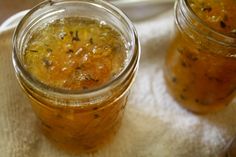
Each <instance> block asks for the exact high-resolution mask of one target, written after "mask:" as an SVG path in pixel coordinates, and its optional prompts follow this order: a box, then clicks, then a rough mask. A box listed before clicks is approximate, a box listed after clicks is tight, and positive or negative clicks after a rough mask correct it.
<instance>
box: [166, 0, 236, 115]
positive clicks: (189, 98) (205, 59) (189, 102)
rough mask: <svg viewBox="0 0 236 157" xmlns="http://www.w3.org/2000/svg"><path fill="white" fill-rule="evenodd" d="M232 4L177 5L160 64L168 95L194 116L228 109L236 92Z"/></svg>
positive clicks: (182, 1)
mask: <svg viewBox="0 0 236 157" xmlns="http://www.w3.org/2000/svg"><path fill="white" fill-rule="evenodd" d="M235 19H236V1H235V0H221V1H216V0H208V1H204V0H178V1H177V2H176V6H175V24H176V25H175V26H176V27H175V34H174V39H173V41H172V43H171V45H170V48H169V50H168V53H167V56H166V60H165V69H164V73H165V80H166V84H167V87H168V90H169V92H170V94H171V95H172V96H173V97H174V98H175V99H176V100H177V101H178V102H179V103H180V104H181V105H182V106H183V107H185V108H186V109H188V110H190V111H192V112H195V113H209V112H215V111H218V110H220V109H222V108H223V107H225V106H227V105H228V104H229V103H230V102H231V101H232V100H233V98H234V96H235V89H236V20H235Z"/></svg>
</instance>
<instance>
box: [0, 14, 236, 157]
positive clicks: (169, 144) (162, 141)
mask: <svg viewBox="0 0 236 157" xmlns="http://www.w3.org/2000/svg"><path fill="white" fill-rule="evenodd" d="M172 13H173V11H172V10H171V11H169V12H166V13H163V14H160V15H156V16H154V17H152V18H150V19H147V20H144V21H139V22H138V23H136V28H137V30H138V33H139V36H140V39H141V45H142V56H141V62H140V69H139V73H138V76H137V79H136V81H135V83H134V86H133V89H132V92H131V94H130V97H129V101H128V104H127V108H126V112H125V116H124V119H123V123H122V126H121V128H120V131H119V132H118V134H117V136H116V137H115V139H114V140H113V141H112V143H111V144H109V145H108V146H106V147H104V148H102V149H101V150H100V151H98V152H97V153H93V154H81V155H78V157H216V156H217V155H218V154H219V153H220V152H221V151H222V150H223V149H224V147H225V145H226V144H227V143H228V142H229V141H230V140H231V139H232V138H233V137H234V135H235V133H236V115H235V113H236V104H231V105H229V106H228V107H227V108H225V109H224V110H223V111H221V112H218V113H216V114H210V115H205V116H200V115H195V114H192V113H190V112H188V111H186V110H185V109H183V108H181V107H180V106H179V105H178V104H177V103H176V102H175V101H174V100H173V99H172V98H171V97H170V96H169V94H168V93H167V91H166V86H165V84H164V80H163V72H162V66H163V61H164V55H165V53H166V49H167V48H168V44H169V41H170V38H171V36H170V34H171V32H172V30H173V15H172ZM12 33H13V30H8V31H3V32H2V33H0V157H71V156H70V155H68V154H66V153H64V152H62V151H60V150H58V149H56V148H55V147H54V146H53V145H51V144H50V143H49V142H48V141H47V139H46V138H44V136H43V135H41V133H40V132H39V131H38V130H37V129H36V127H35V126H36V117H35V115H34V113H33V111H32V109H31V106H30V104H29V102H28V100H27V98H26V96H25V95H24V93H23V91H22V90H21V89H20V87H19V85H18V83H17V80H16V77H15V75H14V70H13V66H12V61H11V51H12V43H11V38H12Z"/></svg>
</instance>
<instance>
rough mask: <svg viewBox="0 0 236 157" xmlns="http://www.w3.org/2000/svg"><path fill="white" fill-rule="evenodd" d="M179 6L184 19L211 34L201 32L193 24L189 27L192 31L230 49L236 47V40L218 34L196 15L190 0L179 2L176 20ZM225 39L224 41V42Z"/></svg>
mask: <svg viewBox="0 0 236 157" xmlns="http://www.w3.org/2000/svg"><path fill="white" fill-rule="evenodd" d="M178 5H181V6H183V7H182V8H181V9H180V10H181V13H182V15H183V16H184V18H186V19H191V20H195V21H196V22H197V23H198V24H200V25H201V26H203V27H204V29H205V30H207V31H208V32H209V33H206V32H204V31H202V30H199V29H198V28H197V26H196V25H193V24H192V23H189V26H191V27H192V30H194V31H195V32H197V33H200V34H203V35H205V36H206V37H207V38H208V39H210V40H211V41H214V42H216V43H219V44H221V45H225V46H229V47H236V38H234V37H232V36H229V35H226V34H224V33H221V32H218V31H217V30H215V29H213V28H211V27H210V26H209V25H208V24H207V23H206V22H205V21H204V20H202V19H201V18H200V17H199V16H197V15H196V13H195V12H194V11H193V9H192V8H191V6H190V4H189V1H188V0H177V1H176V3H175V19H177V10H178V9H177V8H178ZM175 22H176V23H178V24H179V21H178V20H176V21H175ZM208 34H212V35H214V37H211V36H209V35H208ZM222 39H224V40H222Z"/></svg>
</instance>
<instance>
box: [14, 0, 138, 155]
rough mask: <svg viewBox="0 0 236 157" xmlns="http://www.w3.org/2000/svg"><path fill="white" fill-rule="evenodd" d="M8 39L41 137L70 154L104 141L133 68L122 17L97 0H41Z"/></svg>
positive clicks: (118, 115)
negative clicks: (37, 120) (37, 121)
mask: <svg viewBox="0 0 236 157" xmlns="http://www.w3.org/2000/svg"><path fill="white" fill-rule="evenodd" d="M107 10H109V12H107ZM13 40H14V41H13V43H14V45H13V46H14V47H13V48H14V50H13V64H14V68H15V71H16V75H17V78H18V80H19V83H20V85H21V87H22V88H23V90H24V91H25V92H26V94H27V96H28V97H29V100H30V102H31V104H32V108H33V110H34V111H35V113H36V115H37V116H38V119H39V122H40V128H41V130H42V132H43V133H44V134H45V136H46V137H48V139H49V140H50V141H52V142H53V143H54V144H56V145H57V146H59V147H60V148H63V149H64V150H67V151H68V152H71V153H81V152H91V151H96V150H98V149H99V148H100V147H101V146H103V145H105V144H107V143H108V142H109V141H110V140H111V139H112V138H113V137H114V135H115V134H116V132H117V131H118V129H119V127H120V124H121V121H122V117H123V114H124V109H125V105H126V102H127V99H128V93H129V89H130V86H131V84H132V82H133V80H134V77H135V74H136V72H137V67H138V61H139V53H140V52H139V41H138V38H137V35H136V32H135V30H134V28H133V26H132V23H131V22H130V21H129V19H128V18H127V17H126V16H125V15H124V14H123V13H122V12H121V11H119V10H118V9H117V8H115V7H114V6H112V5H110V4H109V3H107V2H104V1H93V0H89V1H87V0H86V1H85V0H78V1H68V0H67V1H53V2H52V1H45V2H43V3H41V4H39V5H38V6H36V7H35V8H33V9H32V10H31V11H30V12H29V13H28V14H27V15H26V16H25V17H24V18H23V19H22V21H21V22H20V24H19V25H18V27H17V29H16V32H15V34H14V39H13Z"/></svg>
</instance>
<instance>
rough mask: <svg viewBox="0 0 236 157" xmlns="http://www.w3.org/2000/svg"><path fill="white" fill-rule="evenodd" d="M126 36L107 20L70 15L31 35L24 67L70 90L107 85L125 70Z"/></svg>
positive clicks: (43, 80)
mask: <svg viewBox="0 0 236 157" xmlns="http://www.w3.org/2000/svg"><path fill="white" fill-rule="evenodd" d="M126 51H127V48H126V47H125V43H124V39H122V36H121V35H120V34H119V33H118V32H117V31H116V30H115V29H113V28H112V27H110V26H109V25H107V24H106V23H105V22H104V21H100V22H99V21H96V20H91V19H87V18H78V17H70V18H63V19H59V20H55V21H53V22H51V23H49V24H47V25H46V26H44V27H43V28H41V29H39V30H37V31H35V32H34V34H32V37H31V38H30V39H29V41H28V43H27V47H26V49H25V53H24V64H25V65H24V66H25V68H26V69H27V70H28V71H29V72H30V73H31V75H33V77H35V78H36V79H37V80H39V81H41V82H42V83H44V84H47V85H50V86H53V87H57V88H63V89H67V90H83V89H93V88H98V87H99V86H102V85H104V84H105V83H107V82H108V81H110V80H111V79H112V78H113V77H114V76H116V75H117V74H119V72H120V71H121V70H122V69H123V67H124V65H125V60H126Z"/></svg>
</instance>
